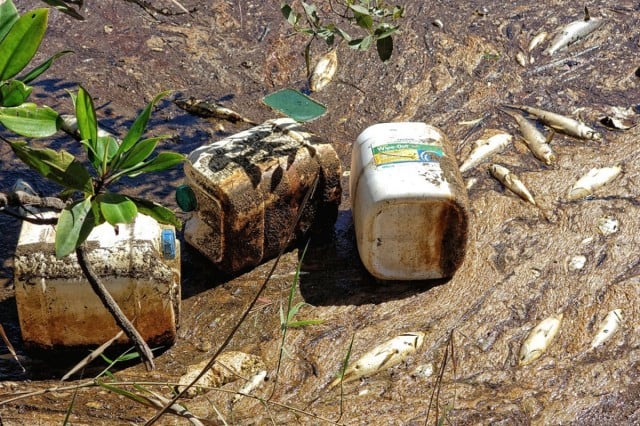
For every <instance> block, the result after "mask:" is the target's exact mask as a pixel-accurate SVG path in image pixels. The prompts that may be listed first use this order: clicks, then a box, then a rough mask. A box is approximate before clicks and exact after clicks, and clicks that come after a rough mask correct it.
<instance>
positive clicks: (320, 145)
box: [184, 118, 342, 274]
mask: <svg viewBox="0 0 640 426" xmlns="http://www.w3.org/2000/svg"><path fill="white" fill-rule="evenodd" d="M184 170H185V176H186V179H185V181H186V183H187V185H189V186H190V187H191V188H192V189H193V192H194V193H195V196H196V199H197V209H196V210H195V211H193V212H192V213H191V216H190V217H189V218H188V219H187V221H186V223H185V231H184V236H185V240H186V241H187V242H188V243H189V244H191V245H192V246H194V247H195V248H197V249H198V250H199V251H200V252H201V253H203V254H204V255H205V256H206V257H207V258H209V260H211V262H213V263H214V264H215V265H216V267H217V268H219V269H220V270H222V271H224V272H227V273H230V274H235V273H237V272H240V271H243V270H246V269H248V268H250V267H254V266H256V265H258V264H260V263H261V262H263V261H265V260H267V259H270V258H273V257H275V256H277V255H278V253H279V252H280V251H281V250H282V249H283V248H286V247H287V246H288V245H289V244H290V241H289V235H290V233H291V230H292V229H293V230H294V239H293V241H295V240H296V239H298V238H299V237H300V236H301V235H303V234H305V233H306V232H307V231H309V230H311V232H322V231H323V230H324V231H326V230H327V229H329V228H330V229H332V228H333V224H334V223H335V220H336V218H337V214H338V205H339V204H340V198H341V195H342V189H341V186H340V178H341V173H342V172H341V164H340V159H339V158H338V155H337V154H336V152H335V150H334V149H333V147H332V146H331V145H330V144H328V143H326V142H324V141H322V140H321V139H320V138H318V137H317V136H315V135H313V134H311V133H309V132H307V131H306V130H305V129H304V128H303V127H302V126H301V125H300V124H298V123H296V122H295V121H293V120H291V119H288V118H281V119H274V120H268V121H266V122H264V123H263V124H260V125H258V126H256V127H253V128H251V129H248V130H246V131H243V132H240V133H237V134H235V135H232V136H230V137H227V138H225V139H223V140H220V141H217V142H214V143H212V144H209V145H205V146H202V147H200V148H198V149H196V150H194V151H193V152H191V154H190V155H189V156H188V161H186V162H185V166H184ZM316 178H317V180H318V182H317V187H316V189H315V192H314V193H313V196H312V197H311V198H310V199H309V201H308V203H307V204H306V205H305V206H304V209H303V213H302V217H301V220H300V222H299V223H298V224H297V225H296V219H297V216H298V212H299V209H300V208H301V206H302V202H303V199H304V198H305V195H306V194H307V193H308V192H309V189H310V188H311V187H312V185H313V183H314V181H315V180H316Z"/></svg>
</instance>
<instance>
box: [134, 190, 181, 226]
mask: <svg viewBox="0 0 640 426" xmlns="http://www.w3.org/2000/svg"><path fill="white" fill-rule="evenodd" d="M129 199H130V200H131V201H133V202H134V203H135V204H136V207H137V208H138V212H139V213H142V214H146V215H147V216H150V217H152V218H154V219H155V220H157V221H158V222H159V223H163V224H166V225H173V226H175V227H176V229H181V228H182V223H181V222H180V220H179V219H178V218H177V217H176V215H175V214H174V213H173V212H172V211H171V210H169V209H168V208H166V207H164V206H161V205H160V204H158V203H154V202H153V201H148V200H144V199H142V198H136V197H129Z"/></svg>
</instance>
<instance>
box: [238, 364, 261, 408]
mask: <svg viewBox="0 0 640 426" xmlns="http://www.w3.org/2000/svg"><path fill="white" fill-rule="evenodd" d="M266 377H267V370H261V371H258V372H257V373H256V374H254V375H253V376H251V378H250V379H249V380H248V381H247V383H245V384H244V385H242V387H241V388H240V389H239V390H238V394H236V395H235V396H234V397H233V399H232V400H231V404H232V405H233V404H235V403H236V402H238V400H239V399H240V398H241V395H240V394H245V395H249V394H250V393H251V392H253V391H254V390H255V389H257V388H259V387H260V385H262V384H263V383H264V382H265V379H266Z"/></svg>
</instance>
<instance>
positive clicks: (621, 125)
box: [600, 115, 635, 130]
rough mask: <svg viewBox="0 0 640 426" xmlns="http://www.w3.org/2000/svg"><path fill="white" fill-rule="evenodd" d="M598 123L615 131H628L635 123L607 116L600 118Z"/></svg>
mask: <svg viewBox="0 0 640 426" xmlns="http://www.w3.org/2000/svg"><path fill="white" fill-rule="evenodd" d="M600 123H602V124H603V125H605V126H607V127H609V128H611V129H615V130H629V129H631V128H633V127H634V126H635V123H633V122H631V121H629V120H624V119H621V118H617V117H611V116H609V115H607V116H604V117H602V118H600Z"/></svg>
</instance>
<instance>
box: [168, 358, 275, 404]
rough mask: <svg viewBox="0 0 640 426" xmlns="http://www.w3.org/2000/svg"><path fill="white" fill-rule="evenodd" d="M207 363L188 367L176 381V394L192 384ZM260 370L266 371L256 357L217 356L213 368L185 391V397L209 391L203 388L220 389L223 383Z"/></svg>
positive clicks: (260, 360)
mask: <svg viewBox="0 0 640 426" xmlns="http://www.w3.org/2000/svg"><path fill="white" fill-rule="evenodd" d="M208 363H209V360H204V361H202V362H200V363H198V364H194V365H191V366H189V367H188V368H187V372H186V373H185V374H183V375H182V376H181V377H180V380H179V381H178V383H179V385H178V389H177V390H178V392H180V391H181V390H182V388H183V387H185V386H187V385H189V384H190V383H191V382H193V381H194V380H195V378H196V377H198V375H199V374H200V372H201V371H202V369H204V368H205V367H206V366H207V364H208ZM262 370H266V367H265V365H264V362H263V361H262V359H261V358H260V357H259V356H257V355H252V354H247V353H244V352H237V351H228V352H223V353H221V354H220V355H219V356H218V358H217V359H216V362H215V363H214V364H213V366H212V367H211V368H210V369H209V370H208V371H207V372H206V373H205V374H204V375H203V376H202V377H200V379H198V381H197V382H196V383H195V384H194V385H193V386H192V387H190V388H189V390H187V392H186V393H185V395H186V396H187V397H191V398H192V397H194V396H196V395H199V394H202V393H205V392H208V390H209V389H203V388H210V387H220V386H222V385H224V384H225V383H229V382H232V381H234V380H237V379H238V378H240V377H249V376H251V375H253V374H256V373H257V372H259V371H262Z"/></svg>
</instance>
